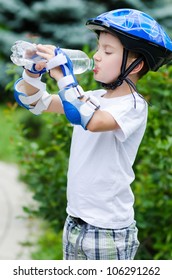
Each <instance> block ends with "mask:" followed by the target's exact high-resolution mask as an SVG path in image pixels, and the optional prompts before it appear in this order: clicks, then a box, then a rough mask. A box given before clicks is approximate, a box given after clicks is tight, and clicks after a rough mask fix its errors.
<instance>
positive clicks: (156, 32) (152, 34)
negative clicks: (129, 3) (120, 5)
mask: <svg viewBox="0 0 172 280" xmlns="http://www.w3.org/2000/svg"><path fill="white" fill-rule="evenodd" d="M86 24H87V26H88V28H89V29H91V30H94V31H96V32H97V31H100V30H107V31H110V32H111V33H112V34H113V33H114V34H116V35H117V36H118V37H119V39H120V40H121V42H122V44H123V45H124V47H125V48H126V49H128V50H131V51H134V52H138V53H141V54H142V55H143V56H144V57H145V58H146V61H147V64H148V66H149V69H150V70H153V71H156V70H157V69H158V68H159V67H160V66H162V65H163V64H166V63H167V62H168V61H169V60H171V59H172V41H171V39H170V38H169V36H168V35H167V34H166V33H165V31H164V30H163V29H162V27H161V26H160V25H159V24H158V23H157V22H156V21H155V20H154V19H153V18H152V17H150V16H149V15H147V14H145V13H143V12H141V11H137V10H132V9H118V10H113V11H110V12H107V13H103V14H101V15H99V16H98V17H96V18H92V19H89V20H88V21H87V23H86Z"/></svg>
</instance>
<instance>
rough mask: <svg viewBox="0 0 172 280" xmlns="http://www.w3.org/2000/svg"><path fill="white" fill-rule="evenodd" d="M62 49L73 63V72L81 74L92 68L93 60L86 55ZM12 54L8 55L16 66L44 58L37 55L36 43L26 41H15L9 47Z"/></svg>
mask: <svg viewBox="0 0 172 280" xmlns="http://www.w3.org/2000/svg"><path fill="white" fill-rule="evenodd" d="M62 50H63V51H64V52H65V53H66V54H67V55H68V56H69V58H70V59H71V61H72V63H73V69H74V74H81V73H84V72H85V71H88V70H91V69H93V60H92V59H90V58H89V57H88V55H87V54H86V53H85V52H83V51H80V50H72V49H63V48H62ZM11 51H12V55H11V56H10V58H11V60H12V62H13V63H14V64H16V65H18V66H26V65H29V64H33V63H38V62H39V61H45V62H46V60H45V59H44V58H43V57H41V56H39V55H37V54H36V51H37V48H36V44H32V43H30V42H26V41H16V42H15V44H14V45H13V46H12V48H11Z"/></svg>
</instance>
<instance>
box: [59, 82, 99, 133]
mask: <svg viewBox="0 0 172 280" xmlns="http://www.w3.org/2000/svg"><path fill="white" fill-rule="evenodd" d="M59 96H60V99H61V100H62V104H63V108H64V112H65V115H66V117H67V119H68V120H69V121H70V122H71V123H72V124H76V125H81V126H82V127H83V128H84V129H87V128H86V127H87V124H88V123H89V121H90V120H91V118H92V116H93V115H94V113H95V111H96V110H98V109H99V108H100V103H99V101H98V99H97V98H95V97H94V96H89V97H88V98H87V100H86V101H81V100H80V99H81V98H82V97H83V96H84V92H83V90H82V88H81V87H80V86H77V87H68V88H65V89H63V90H61V91H60V92H59Z"/></svg>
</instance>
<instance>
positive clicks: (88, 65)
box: [62, 49, 93, 74]
mask: <svg viewBox="0 0 172 280" xmlns="http://www.w3.org/2000/svg"><path fill="white" fill-rule="evenodd" d="M62 50H63V51H64V52H65V53H66V54H67V56H68V57H69V58H70V59H71V61H72V63H73V70H74V74H82V73H84V72H85V71H88V70H92V69H93V60H92V59H90V58H89V57H88V55H87V54H86V53H85V52H83V51H80V50H72V49H62Z"/></svg>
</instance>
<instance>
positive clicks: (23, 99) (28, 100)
mask: <svg viewBox="0 0 172 280" xmlns="http://www.w3.org/2000/svg"><path fill="white" fill-rule="evenodd" d="M43 93H44V92H43V91H38V92H37V93H35V94H33V95H30V96H23V95H21V96H20V101H21V102H22V103H23V104H25V105H30V104H32V103H35V102H36V101H38V100H39V99H40V98H41V97H42V95H43Z"/></svg>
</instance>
